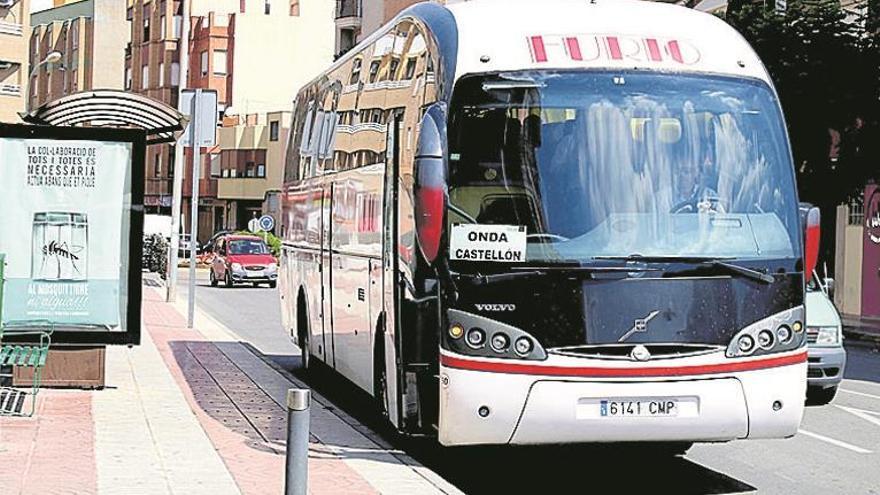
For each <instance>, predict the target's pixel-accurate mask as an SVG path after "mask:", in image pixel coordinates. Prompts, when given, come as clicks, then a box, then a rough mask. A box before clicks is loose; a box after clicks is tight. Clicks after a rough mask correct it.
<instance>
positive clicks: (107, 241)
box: [0, 138, 132, 331]
mask: <svg viewBox="0 0 880 495" xmlns="http://www.w3.org/2000/svg"><path fill="white" fill-rule="evenodd" d="M131 153H132V145H131V144H130V143H119V142H101V141H75V140H47V139H16V138H0V197H2V198H3V205H2V207H0V253H4V254H5V255H6V272H5V275H6V285H5V290H4V291H3V323H4V324H11V323H21V324H26V323H29V322H46V321H48V322H50V323H52V324H54V325H56V326H57V327H62V328H66V329H79V328H81V329H83V330H111V331H112V330H120V329H121V323H120V311H121V309H120V308H121V304H120V293H121V291H122V285H121V280H122V279H121V274H122V273H124V271H123V270H121V262H122V260H121V258H122V249H121V246H123V245H125V244H124V243H123V242H122V241H123V239H124V238H125V237H124V232H123V228H124V227H126V228H127V225H126V224H125V219H124V216H123V215H124V214H125V212H126V210H127V208H126V207H125V206H126V204H125V203H124V201H125V200H126V199H127V200H128V201H130V197H126V189H127V187H126V186H127V184H126V179H127V177H128V172H129V168H130V166H131ZM125 235H127V233H125Z"/></svg>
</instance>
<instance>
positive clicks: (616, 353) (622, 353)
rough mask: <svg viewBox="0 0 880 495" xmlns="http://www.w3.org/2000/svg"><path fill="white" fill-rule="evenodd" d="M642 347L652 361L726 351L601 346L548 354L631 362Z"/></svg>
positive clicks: (708, 347)
mask: <svg viewBox="0 0 880 495" xmlns="http://www.w3.org/2000/svg"><path fill="white" fill-rule="evenodd" d="M637 345H642V346H644V347H645V348H646V349H648V352H650V353H651V359H670V358H680V357H687V356H697V355H700V354H708V353H710V352H716V351H721V350H724V346H719V345H706V344H599V345H581V346H572V347H557V348H555V349H550V350H549V351H548V352H551V353H553V354H562V355H567V356H576V357H589V358H594V359H623V360H627V361H630V360H632V358H631V357H630V356H631V354H632V352H633V348H635V347H636V346H637Z"/></svg>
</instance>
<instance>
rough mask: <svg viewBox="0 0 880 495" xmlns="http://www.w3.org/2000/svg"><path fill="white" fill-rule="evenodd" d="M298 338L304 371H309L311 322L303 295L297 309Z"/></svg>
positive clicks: (300, 296)
mask: <svg viewBox="0 0 880 495" xmlns="http://www.w3.org/2000/svg"><path fill="white" fill-rule="evenodd" d="M296 337H297V342H298V343H299V352H300V363H302V370H303V371H307V370H308V369H309V364H310V363H309V361H310V360H311V357H312V353H311V352H310V351H309V322H308V315H307V314H306V300H305V297H304V296H303V295H302V293H300V295H299V302H298V303H297V308H296Z"/></svg>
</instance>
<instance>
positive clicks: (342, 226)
mask: <svg viewBox="0 0 880 495" xmlns="http://www.w3.org/2000/svg"><path fill="white" fill-rule="evenodd" d="M295 105H296V107H295V111H294V117H293V124H292V129H293V132H292V133H291V141H290V145H289V151H288V157H287V168H286V173H285V186H284V190H283V215H282V216H283V237H284V250H283V256H282V261H281V265H282V268H281V270H282V271H281V275H280V278H279V282H280V284H281V298H282V303H283V316H284V322H285V325H286V327H287V328H288V329H289V331H290V334H291V336H292V337H293V338H294V339H295V341H296V342H297V343H298V344H299V345H300V346H301V348H302V349H303V361H304V364H305V365H306V366H310V365H313V364H314V363H315V362H316V361H320V362H322V363H324V364H325V365H326V366H328V367H330V368H332V369H333V370H335V371H336V372H338V373H339V374H341V375H342V376H344V377H346V378H347V379H348V380H350V381H351V382H353V383H354V384H355V385H357V386H358V387H360V388H362V389H364V390H366V391H367V392H369V393H371V394H373V396H374V397H375V398H376V402H377V404H378V406H379V407H381V408H382V411H383V412H385V413H386V414H387V417H388V419H389V421H390V422H391V423H393V424H394V425H395V426H396V427H397V428H398V429H399V430H400V431H402V432H405V433H412V434H435V435H437V437H438V439H439V441H440V442H441V443H442V444H444V445H471V444H545V443H581V442H629V441H639V442H644V441H649V442H671V443H672V445H675V446H676V447H677V448H679V447H681V446H688V445H690V443H692V442H695V441H728V440H734V439H745V438H780V437H788V436H791V435H794V434H795V432H796V431H797V428H798V425H799V423H800V421H801V416H802V414H803V404H804V394H805V389H806V370H807V363H806V348H805V345H806V332H805V331H804V305H803V304H804V284H805V276H806V274H809V273H812V268H811V266H812V265H813V264H815V254H816V249H817V246H816V242H817V240H818V237H817V235H816V232H817V231H816V229H817V228H818V227H817V216H816V214H813V213H811V214H810V215H809V216H808V219H809V222H808V232H807V235H806V240H805V232H804V229H803V227H802V226H801V223H800V216H799V213H798V197H797V189H796V186H795V174H794V170H793V166H792V159H791V153H790V149H789V143H788V138H787V135H786V130H785V125H784V120H783V116H782V113H781V110H780V105H779V101H778V98H777V96H776V93H775V91H774V89H773V86H772V83H771V81H770V78H769V77H768V74H767V72H766V70H765V69H764V67H763V65H762V64H761V61H760V60H759V59H758V57H757V56H756V55H755V53H754V51H753V50H752V49H751V48H750V47H749V45H748V44H747V43H746V42H745V41H744V40H743V39H742V38H741V37H740V36H739V34H737V33H736V32H735V31H734V30H733V29H732V28H730V27H729V26H728V25H726V24H725V23H724V22H722V21H721V20H719V19H717V18H715V17H713V16H711V15H706V14H703V13H700V12H696V11H692V10H689V9H686V8H681V7H677V6H672V5H667V4H660V3H652V2H639V1H626V0H614V1H611V0H596V1H593V2H590V1H585V0H552V1H551V0H546V1H540V2H538V1H514V0H497V1H494V0H476V1H471V2H463V3H453V4H449V5H446V6H441V5H437V4H427V3H426V4H419V5H415V6H413V7H411V8H409V9H407V10H405V11H403V12H402V13H401V14H400V15H399V16H397V18H395V19H394V20H393V21H392V22H390V23H389V24H388V25H386V26H385V27H383V28H382V29H380V30H379V31H378V32H376V33H375V34H373V35H372V36H370V37H369V38H368V39H366V40H364V41H363V42H362V43H361V44H359V45H357V46H356V47H354V48H353V49H352V50H351V51H350V52H348V53H347V54H345V55H344V56H343V57H342V58H340V59H339V60H338V61H337V62H335V63H334V64H333V65H332V66H331V67H330V68H329V69H327V71H326V72H324V73H323V74H321V76H320V77H318V78H317V79H315V80H314V81H312V82H311V83H310V84H308V85H307V86H306V87H304V88H303V89H302V90H301V92H300V93H299V95H298V97H297V100H296V104H295ZM816 213H817V212H816ZM805 253H806V254H805Z"/></svg>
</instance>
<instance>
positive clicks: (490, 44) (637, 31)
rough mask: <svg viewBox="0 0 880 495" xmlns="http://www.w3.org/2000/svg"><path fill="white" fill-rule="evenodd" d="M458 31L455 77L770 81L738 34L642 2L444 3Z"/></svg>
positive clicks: (703, 18) (715, 21)
mask: <svg viewBox="0 0 880 495" xmlns="http://www.w3.org/2000/svg"><path fill="white" fill-rule="evenodd" d="M446 8H447V9H449V11H450V12H451V13H452V15H453V16H454V18H455V23H456V25H457V30H458V54H457V64H456V71H455V72H456V74H455V78H456V79H458V78H459V77H461V76H462V75H465V74H470V73H481V72H495V71H505V70H529V69H545V68H554V69H576V68H584V69H602V68H606V69H644V70H664V71H681V72H704V73H714V74H726V75H734V76H746V77H753V78H758V79H761V80H764V81H766V82H768V84H769V83H770V80H769V77H768V75H767V72H766V70H765V69H764V66H763V64H762V63H761V61H760V60H759V59H758V57H757V55H756V54H755V52H754V51H753V50H752V48H751V47H750V46H749V44H748V43H747V42H746V41H745V40H744V39H743V38H742V36H740V34H739V33H738V32H737V31H736V30H735V29H733V28H732V27H730V26H729V25H728V24H727V23H725V22H724V21H723V20H721V19H719V18H717V17H715V16H713V15H709V14H705V13H703V12H698V11H695V10H692V9H688V8H685V7H679V6H676V5H670V4H665V3H657V2H648V1H640V0H592V1H590V0H541V1H534V0H473V1H467V2H460V3H451V4H449V5H447V6H446Z"/></svg>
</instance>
